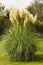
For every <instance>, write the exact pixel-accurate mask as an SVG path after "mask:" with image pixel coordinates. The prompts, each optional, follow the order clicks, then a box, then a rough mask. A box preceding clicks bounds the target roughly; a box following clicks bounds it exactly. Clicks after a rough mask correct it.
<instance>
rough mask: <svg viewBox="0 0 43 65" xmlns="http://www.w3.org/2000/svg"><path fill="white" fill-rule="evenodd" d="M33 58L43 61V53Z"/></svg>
mask: <svg viewBox="0 0 43 65" xmlns="http://www.w3.org/2000/svg"><path fill="white" fill-rule="evenodd" d="M33 60H34V61H41V62H42V61H43V54H40V55H35V56H34V59H33Z"/></svg>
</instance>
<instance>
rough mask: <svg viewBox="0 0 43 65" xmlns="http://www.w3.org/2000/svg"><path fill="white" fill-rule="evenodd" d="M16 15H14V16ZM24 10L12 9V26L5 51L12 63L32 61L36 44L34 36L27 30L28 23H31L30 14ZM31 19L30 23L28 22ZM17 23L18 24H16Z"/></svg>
mask: <svg viewBox="0 0 43 65" xmlns="http://www.w3.org/2000/svg"><path fill="white" fill-rule="evenodd" d="M15 13H16V14H15ZM27 13H29V12H27V11H26V10H23V11H22V10H19V9H13V10H11V12H10V20H11V23H12V25H13V27H12V29H11V30H10V33H9V35H8V37H9V38H8V40H7V42H6V45H5V49H6V51H7V53H8V56H9V59H10V60H12V61H29V60H33V59H34V53H35V52H36V50H37V48H36V42H35V38H34V39H33V36H34V34H33V33H32V32H31V31H30V29H28V26H27V25H26V24H28V22H33V21H32V18H31V15H30V13H29V14H27ZM30 18H31V21H30ZM17 23H18V24H17Z"/></svg>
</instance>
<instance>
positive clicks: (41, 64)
mask: <svg viewBox="0 0 43 65" xmlns="http://www.w3.org/2000/svg"><path fill="white" fill-rule="evenodd" d="M5 41H6V40H4V41H1V42H0V65H43V58H42V60H41V59H40V60H41V61H39V60H38V61H31V62H30V61H29V62H10V61H6V60H5V58H4V57H6V56H5V55H6V54H5V55H4V54H3V50H4V44H5ZM37 42H38V43H37V46H38V51H37V52H36V54H37V55H42V56H43V38H38V39H37Z"/></svg>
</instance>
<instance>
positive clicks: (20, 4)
mask: <svg viewBox="0 0 43 65" xmlns="http://www.w3.org/2000/svg"><path fill="white" fill-rule="evenodd" d="M33 1H34V0H0V3H2V4H4V5H5V7H6V8H12V7H17V8H26V7H27V6H28V5H30V4H31V3H32V2H33Z"/></svg>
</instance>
